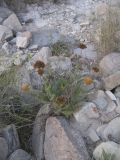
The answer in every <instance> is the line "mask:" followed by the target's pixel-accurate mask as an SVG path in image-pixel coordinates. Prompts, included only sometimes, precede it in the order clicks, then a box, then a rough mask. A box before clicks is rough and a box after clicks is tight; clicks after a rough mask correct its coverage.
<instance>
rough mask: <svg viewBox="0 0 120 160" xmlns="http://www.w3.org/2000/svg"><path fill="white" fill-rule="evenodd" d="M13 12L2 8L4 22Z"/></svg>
mask: <svg viewBox="0 0 120 160" xmlns="http://www.w3.org/2000/svg"><path fill="white" fill-rule="evenodd" d="M11 13H12V11H10V10H9V9H8V8H5V7H0V17H1V18H2V19H3V20H4V19H6V18H7V17H8V16H9V15H10V14H11Z"/></svg>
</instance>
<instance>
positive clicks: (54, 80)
mask: <svg viewBox="0 0 120 160" xmlns="http://www.w3.org/2000/svg"><path fill="white" fill-rule="evenodd" d="M87 94H88V93H87V92H86V91H85V88H84V85H83V79H82V78H81V76H80V75H79V74H77V73H74V72H70V73H68V74H66V75H58V74H54V75H49V76H48V77H47V79H46V80H45V83H44V85H43V88H42V91H41V92H40V93H39V98H40V101H41V102H43V103H50V104H51V106H52V107H53V111H54V113H55V114H56V115H63V116H65V117H67V118H68V117H70V116H71V115H72V114H73V113H74V112H75V111H76V110H77V109H78V108H79V107H80V104H82V103H83V102H84V101H85V100H86V97H87Z"/></svg>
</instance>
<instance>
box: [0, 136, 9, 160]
mask: <svg viewBox="0 0 120 160" xmlns="http://www.w3.org/2000/svg"><path fill="white" fill-rule="evenodd" d="M7 156H8V145H7V142H6V140H5V139H4V138H2V137H0V160H6V158H7Z"/></svg>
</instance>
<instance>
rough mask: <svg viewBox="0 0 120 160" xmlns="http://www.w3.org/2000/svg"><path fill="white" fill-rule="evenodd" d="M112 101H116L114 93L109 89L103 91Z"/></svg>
mask: <svg viewBox="0 0 120 160" xmlns="http://www.w3.org/2000/svg"><path fill="white" fill-rule="evenodd" d="M105 93H106V94H107V95H108V97H109V98H110V99H111V100H112V101H117V99H116V97H115V95H114V94H113V93H112V92H111V91H106V92H105Z"/></svg>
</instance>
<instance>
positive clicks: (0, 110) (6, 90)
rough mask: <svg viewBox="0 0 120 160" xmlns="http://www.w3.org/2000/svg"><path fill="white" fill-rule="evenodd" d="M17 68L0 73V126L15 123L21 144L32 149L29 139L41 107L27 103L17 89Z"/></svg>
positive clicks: (26, 148)
mask: <svg viewBox="0 0 120 160" xmlns="http://www.w3.org/2000/svg"><path fill="white" fill-rule="evenodd" d="M16 72H17V70H16V68H14V67H12V68H11V69H9V70H8V71H6V72H4V73H2V74H1V75H0V93H1V94H0V122H1V125H2V126H0V127H5V126H6V125H10V124H15V125H16V128H17V131H18V134H19V137H20V142H21V146H22V147H23V148H24V149H25V150H27V151H31V150H30V145H29V144H28V143H29V142H28V140H29V139H30V136H31V134H32V125H33V122H34V119H35V116H36V114H37V112H38V110H39V108H37V107H34V106H33V105H30V104H26V102H24V101H23V98H22V97H21V95H20V93H18V91H17V90H16V86H15V85H16V80H17V77H16Z"/></svg>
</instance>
